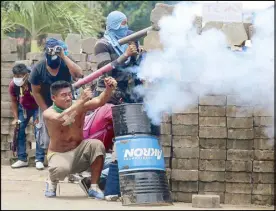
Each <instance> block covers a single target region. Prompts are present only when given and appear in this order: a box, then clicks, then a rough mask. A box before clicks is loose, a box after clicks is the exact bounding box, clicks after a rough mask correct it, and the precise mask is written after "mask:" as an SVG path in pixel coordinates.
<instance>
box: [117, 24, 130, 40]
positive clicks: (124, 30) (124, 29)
mask: <svg viewBox="0 0 276 211" xmlns="http://www.w3.org/2000/svg"><path fill="white" fill-rule="evenodd" d="M127 31H128V26H127V25H125V26H120V28H119V29H117V30H114V32H115V36H116V37H117V38H118V39H121V38H123V37H125V36H126V35H127Z"/></svg>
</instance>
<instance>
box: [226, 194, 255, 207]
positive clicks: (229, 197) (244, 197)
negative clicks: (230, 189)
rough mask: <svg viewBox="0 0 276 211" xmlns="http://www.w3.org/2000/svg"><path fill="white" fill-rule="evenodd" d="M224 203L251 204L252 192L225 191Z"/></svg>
mask: <svg viewBox="0 0 276 211" xmlns="http://www.w3.org/2000/svg"><path fill="white" fill-rule="evenodd" d="M224 203H225V204H233V205H245V204H251V194H242V193H241V194H237V193H225V200H224Z"/></svg>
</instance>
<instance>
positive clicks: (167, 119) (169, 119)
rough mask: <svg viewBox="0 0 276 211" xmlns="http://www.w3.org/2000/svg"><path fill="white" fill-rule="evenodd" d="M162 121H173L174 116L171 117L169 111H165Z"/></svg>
mask: <svg viewBox="0 0 276 211" xmlns="http://www.w3.org/2000/svg"><path fill="white" fill-rule="evenodd" d="M161 122H165V123H171V122H172V117H171V115H170V114H168V113H163V114H162V119H161Z"/></svg>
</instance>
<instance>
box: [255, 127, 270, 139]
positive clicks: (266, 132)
mask: <svg viewBox="0 0 276 211" xmlns="http://www.w3.org/2000/svg"><path fill="white" fill-rule="evenodd" d="M254 132H255V138H261V139H267V138H273V137H274V128H273V127H254Z"/></svg>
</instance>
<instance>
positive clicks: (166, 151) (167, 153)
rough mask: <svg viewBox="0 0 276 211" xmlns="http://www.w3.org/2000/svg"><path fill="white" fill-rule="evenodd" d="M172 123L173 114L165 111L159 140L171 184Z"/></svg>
mask: <svg viewBox="0 0 276 211" xmlns="http://www.w3.org/2000/svg"><path fill="white" fill-rule="evenodd" d="M171 124H172V118H171V116H170V115H169V114H168V113H164V114H163V116H162V120H161V126H160V135H159V141H160V145H161V146H162V150H163V155H164V160H165V167H166V174H167V179H168V180H169V185H170V183H171V182H170V181H171V168H172V167H171V159H172V152H171V151H172V150H171V147H172V135H171V130H170V129H169V128H170V127H171ZM170 189H171V187H170Z"/></svg>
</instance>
